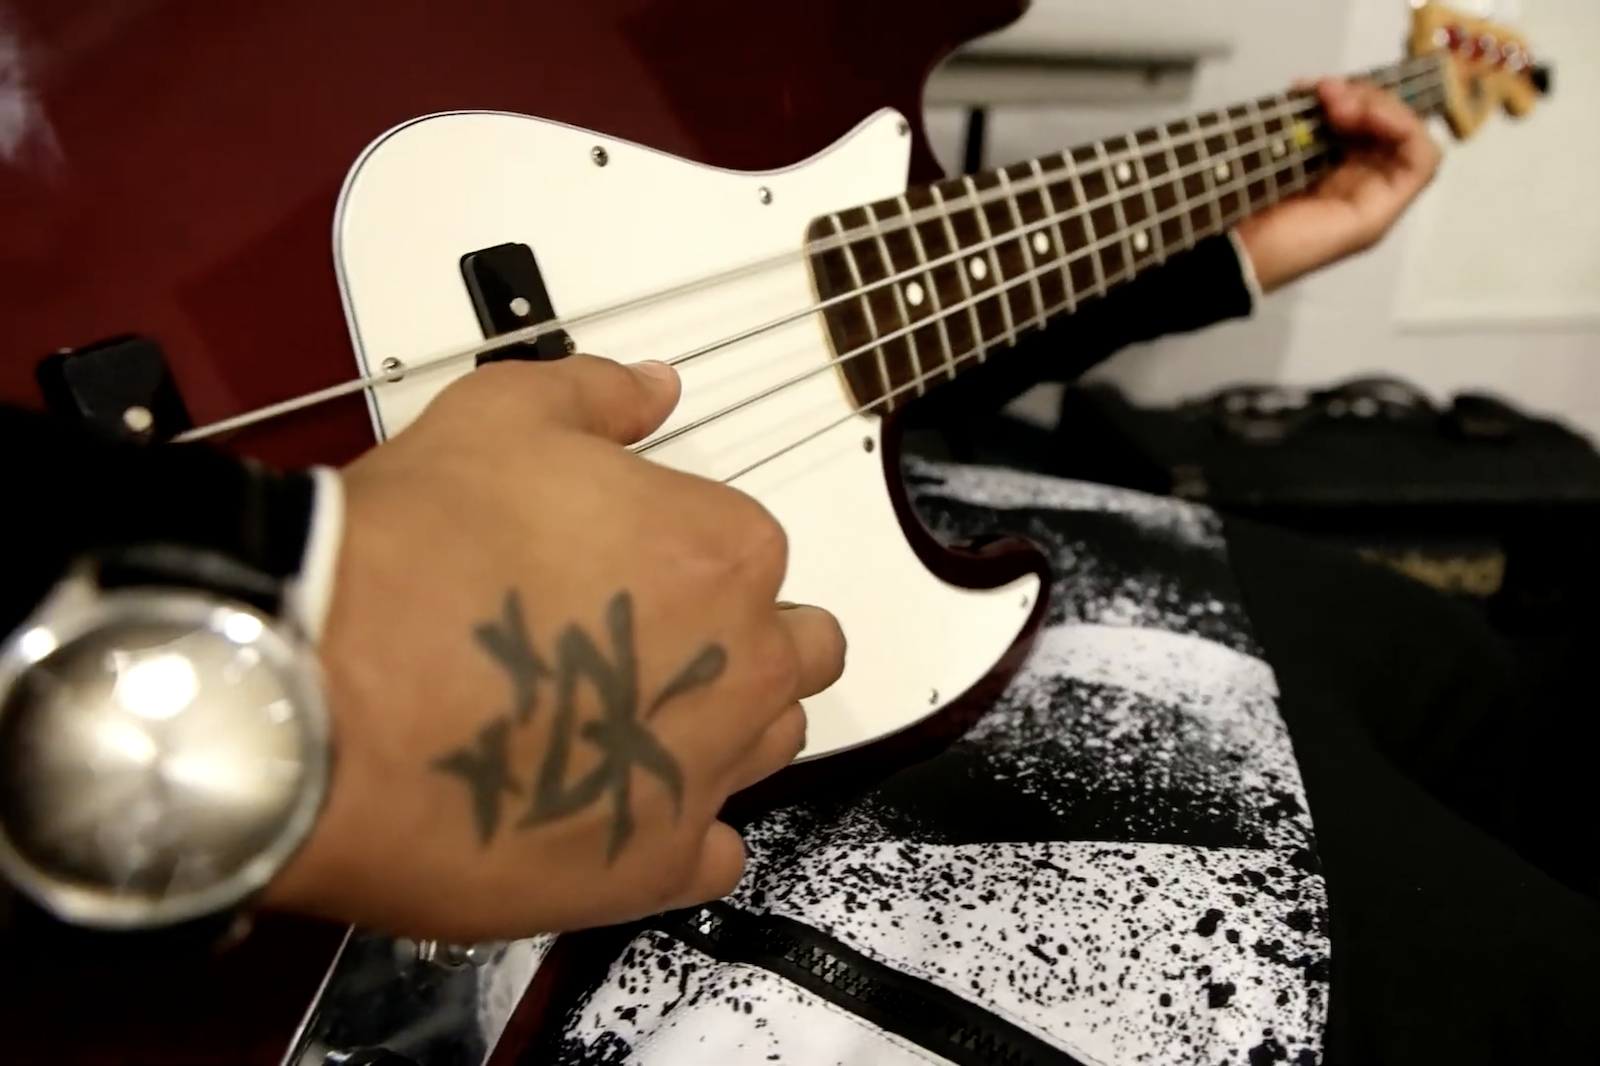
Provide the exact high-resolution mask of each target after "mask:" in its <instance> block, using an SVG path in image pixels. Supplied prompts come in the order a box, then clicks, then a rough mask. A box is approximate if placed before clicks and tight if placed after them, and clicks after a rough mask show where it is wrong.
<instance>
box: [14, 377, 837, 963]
mask: <svg viewBox="0 0 1600 1066" xmlns="http://www.w3.org/2000/svg"><path fill="white" fill-rule="evenodd" d="M677 399H678V381H677V377H676V375H675V373H674V372H673V371H672V370H671V369H670V368H668V367H665V366H663V365H661V364H641V365H639V366H636V367H631V368H629V367H623V366H620V365H618V364H616V363H611V362H607V361H605V360H600V359H595V358H592V357H588V356H573V357H571V358H569V359H565V360H562V361H561V362H559V363H542V364H533V363H509V362H507V363H497V364H494V365H492V366H488V367H485V368H483V369H481V370H479V371H478V372H476V373H474V374H471V375H469V376H467V377H466V378H463V379H462V380H461V381H459V382H457V383H455V384H454V385H452V386H451V387H450V388H448V389H446V390H445V391H444V392H443V393H441V394H440V395H439V396H438V397H437V398H436V399H435V400H434V402H433V403H432V404H431V405H430V406H429V408H428V410H427V411H426V412H425V413H424V414H423V415H422V416H421V417H420V418H419V419H418V420H417V421H416V422H415V423H413V424H412V425H411V426H410V427H409V428H408V429H407V430H406V431H405V432H404V433H402V434H399V435H398V436H397V437H396V438H395V439H394V440H392V441H390V442H389V443H387V444H385V445H384V446H382V447H379V448H376V449H373V450H372V451H370V452H368V453H367V454H366V455H365V456H363V457H362V458H361V459H359V460H357V461H356V462H355V463H353V464H351V465H350V466H349V467H347V468H346V469H344V470H343V471H342V472H340V473H339V474H338V475H334V474H332V473H331V472H325V473H321V474H317V475H308V474H287V475H284V474H276V473H271V472H268V471H264V470H261V469H259V468H257V467H255V466H253V465H250V464H245V463H241V462H239V461H237V460H235V459H232V458H230V457H227V456H224V455H222V454H220V453H216V452H212V451H209V450H207V449H204V448H200V447H193V446H179V445H168V446H163V447H160V448H152V449H136V448H127V447H113V446H109V445H102V444H100V443H97V442H94V441H91V440H87V439H85V438H82V437H80V436H78V435H77V434H76V433H73V432H70V431H68V430H65V429H63V428H62V427H60V426H58V425H56V424H54V423H51V422H49V421H47V420H45V419H43V418H40V417H38V416H33V415H27V414H22V413H18V412H6V413H5V414H4V415H3V419H0V447H3V448H4V449H5V452H4V454H6V455H7V456H8V458H10V459H12V460H13V462H14V463H15V464H16V465H17V466H18V468H24V467H25V468H26V472H25V474H24V476H22V477H21V478H20V480H19V481H18V482H16V483H13V484H11V485H8V504H9V505H10V507H11V510H10V511H9V512H8V517H10V516H11V515H16V514H24V515H27V516H28V520H27V521H25V522H16V523H14V524H13V526H12V529H11V533H12V534H13V536H12V538H11V540H12V546H13V551H12V553H11V554H9V555H8V557H7V558H6V560H5V562H4V564H3V566H0V580H3V582H4V586H3V588H4V595H3V603H4V608H5V610H6V612H7V615H6V618H7V629H8V630H10V629H11V628H13V627H14V626H15V625H16V623H17V621H18V620H19V619H20V618H21V617H22V616H23V615H24V614H25V613H26V612H27V611H28V610H30V608H31V607H32V605H33V603H34V602H35V601H37V600H38V598H39V597H40V595H41V594H43V593H44V591H45V590H46V589H47V588H48V587H49V586H50V585H51V584H52V582H53V581H54V580H55V579H56V577H57V576H58V575H59V573H60V571H61V570H62V568H63V567H64V566H65V565H66V564H67V563H68V562H69V561H70V560H71V559H73V558H74V557H75V556H76V555H77V554H78V553H79V552H81V551H83V550H84V549H86V548H89V547H93V546H97V545H106V546H132V545H136V544H141V543H149V542H150V541H164V542H168V543H178V544H184V545H191V546H199V547H205V548H209V549H211V550H213V551H215V550H222V551H224V552H227V553H228V554H231V555H233V556H234V557H235V558H238V559H240V560H241V561H245V562H248V563H250V564H252V565H253V566H255V567H257V568H259V569H269V570H273V571H275V572H277V573H278V574H279V575H281V576H290V575H293V574H303V573H304V572H306V571H307V570H308V569H315V568H316V567H317V566H319V565H322V566H325V567H327V568H328V569H331V570H333V571H334V572H335V573H336V575H337V579H336V580H335V581H333V582H325V583H326V584H331V587H332V595H331V603H330V604H329V606H328V607H327V610H326V615H327V618H326V625H325V626H324V627H321V634H320V636H321V639H320V644H319V647H318V658H319V659H320V662H321V667H322V673H323V675H324V678H325V684H324V689H325V693H326V700H327V703H328V705H329V710H330V713H331V716H332V719H333V723H332V724H333V732H334V747H335V761H334V770H333V775H332V780H331V783H330V787H329V793H328V798H327V802H326V804H325V806H324V807H323V809H322V811H321V814H320V817H319V818H318V820H317V822H316V824H315V827H314V828H313V830H312V832H311V835H310V837H309V839H308V840H307V841H306V842H305V844H304V846H303V847H302V848H301V849H300V851H299V852H298V854H297V855H295V856H294V858H293V859H292V860H290V862H289V863H288V865H287V866H286V867H285V868H284V869H283V870H282V871H281V872H280V874H279V876H278V877H277V878H276V879H275V880H274V881H273V882H272V883H271V884H270V885H269V886H268V888H267V891H266V894H265V903H266V904H268V905H270V906H276V907H280V908H284V909H291V910H295V911H299V912H303V913H309V914H314V915H320V916H324V917H328V918H333V919H338V920H341V921H346V922H355V923H359V924H363V925H368V926H375V927H379V928H383V929H386V930H390V931H394V932H397V933H402V934H410V935H414V936H436V937H440V938H443V939H447V940H455V939H459V940H464V941H473V940H478V939H486V938H496V937H506V936H520V935H529V934H532V933H535V932H543V931H550V930H563V929H572V928H583V927H588V926H594V925H603V924H611V923H615V922H619V921H625V920H629V919H631V918H637V917H642V916H644V915H648V914H653V913H658V912H660V911H662V910H665V909H670V908H673V907H679V906H688V905H690V904H692V903H697V902H703V901H705V900H708V899H713V898H716V897H719V896H722V895H725V894H726V893H727V892H729V891H731V890H732V888H733V886H734V884H735V883H736V882H737V880H738V878H739V876H740V874H741V872H742V869H743V863H744V852H743V846H742V842H741V840H740V838H739V835H738V833H737V832H735V831H734V830H733V829H732V828H731V827H730V826H728V825H726V824H724V823H723V822H721V821H720V820H719V814H720V812H721V810H722V808H723V806H724V804H725V802H726V800H727V798H728V796H729V795H731V794H732V793H734V792H737V791H740V790H742V789H743V788H745V787H747V786H749V785H751V784H754V783H755V782H757V781H759V780H761V779H762V778H764V777H766V776H768V775H769V774H772V773H774V772H776V771H777V770H779V769H781V768H782V767H784V766H786V765H787V764H788V763H789V762H791V761H792V760H793V758H794V756H795V755H796V754H797V753H798V752H799V750H800V748H801V746H802V745H803V743H804V738H805V716H804V712H803V711H802V709H801V706H800V703H799V700H800V699H802V698H804V697H806V696H809V695H812V694H814V693H816V692H818V691H820V690H821V689H823V688H826V687H827V686H828V685H829V684H831V683H832V682H833V681H834V680H835V679H836V678H837V677H838V676H839V674H840V672H841V671H842V669H843V656H844V642H843V637H842V635H841V634H840V632H839V629H838V625H837V623H836V622H835V621H834V619H833V618H832V617H831V616H830V615H828V614H827V613H825V612H823V611H821V610H818V609H816V608H811V607H804V606H789V605H779V604H777V603H776V602H775V601H776V596H777V593H778V589H779V585H780V583H781V581H782V579H783V576H784V572H785V568H786V551H785V543H784V537H783V533H782V531H781V529H780V528H779V527H778V525H777V523H776V522H775V521H774V520H773V518H772V517H771V516H770V515H769V514H767V512H766V511H765V510H763V509H762V508H761V507H760V506H759V505H758V504H756V503H755V502H754V501H753V500H751V499H750V498H749V497H747V496H744V495H743V494H741V493H739V492H737V491H735V490H734V489H731V488H728V487H726V486H723V485H720V484H717V483H714V482H710V481H705V480H702V479H699V478H694V477H691V476H689V475H686V474H683V473H679V472H676V471H673V470H670V469H668V468H666V467H664V466H661V465H658V464H655V463H652V462H650V461H648V460H646V459H644V458H642V457H640V456H636V455H634V454H633V453H632V452H630V451H628V450H627V449H626V448H625V447H624V445H626V444H628V443H631V442H633V441H636V440H639V439H642V438H643V437H645V436H647V435H648V434H649V433H651V432H652V431H654V429H655V428H656V427H657V426H658V425H660V423H661V422H662V421H663V420H664V419H665V418H666V417H667V415H668V414H669V413H670V412H671V410H672V408H673V407H674V406H675V405H676V403H677ZM40 456H44V457H45V458H44V459H42V460H41V459H38V458H37V457H40ZM30 460H31V465H30ZM319 479H320V481H321V484H320V485H319V483H318V482H319ZM341 498H342V500H343V508H342V521H331V520H327V519H326V516H327V515H328V514H330V511H329V508H330V507H337V506H338V501H339V500H340V499H341ZM341 525H342V527H343V531H342V534H341V533H340V532H339V527H340V526H341ZM318 560H325V561H324V562H319V561H318ZM316 613H319V614H320V613H321V612H320V611H318V612H316ZM563 722H564V723H565V725H564V726H563V725H562V723H563Z"/></svg>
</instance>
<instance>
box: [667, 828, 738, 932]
mask: <svg viewBox="0 0 1600 1066" xmlns="http://www.w3.org/2000/svg"><path fill="white" fill-rule="evenodd" d="M743 876H744V840H743V838H742V837H740V836H739V833H738V831H737V830H735V829H734V828H733V827H732V826H730V825H728V824H727V823H726V822H712V823H711V826H710V828H708V829H707V830H706V836H705V840H704V841H703V842H702V843H701V845H700V858H699V861H698V862H697V863H696V864H695V869H694V873H693V874H691V875H690V877H689V881H688V883H687V884H685V885H684V887H683V889H682V890H681V891H680V892H678V893H677V895H676V896H674V897H673V898H672V899H671V900H670V901H669V902H668V905H667V906H666V907H665V908H664V909H665V910H677V909H678V908H680V907H693V906H695V905H696V904H700V903H708V902H710V901H711V900H714V899H721V898H722V897H723V896H726V895H727V894H728V893H730V892H732V891H733V890H734V888H736V887H737V886H738V884H739V878H741V877H743Z"/></svg>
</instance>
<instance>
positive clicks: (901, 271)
mask: <svg viewBox="0 0 1600 1066" xmlns="http://www.w3.org/2000/svg"><path fill="white" fill-rule="evenodd" d="M1365 77H1366V78H1367V79H1368V80H1371V81H1375V82H1378V83H1380V84H1383V85H1386V86H1388V87H1390V88H1394V89H1396V90H1397V91H1399V92H1400V94H1401V96H1402V97H1403V98H1404V99H1406V101H1407V102H1408V103H1409V104H1410V106H1411V107H1412V108H1413V110H1415V111H1417V112H1418V113H1420V114H1424V115H1428V114H1433V113H1436V112H1437V111H1438V110H1439V109H1440V107H1441V105H1442V102H1443V90H1442V87H1441V80H1442V79H1441V67H1440V62H1439V61H1438V60H1437V59H1435V58H1433V57H1428V58H1423V59H1417V60H1411V61H1407V62H1404V63H1400V64H1397V65H1395V66H1392V67H1386V68H1383V69H1381V70H1378V71H1374V72H1372V73H1370V74H1368V75H1366V76H1365ZM1336 151H1337V145H1336V143H1335V139H1334V138H1333V136H1332V133H1331V131H1330V130H1329V129H1328V127H1327V124H1326V122H1325V120H1324V118H1323V116H1322V113H1321V110H1320V108H1319V107H1318V105H1317V103H1316V100H1315V97H1314V94H1313V93H1311V92H1310V91H1296V92H1289V93H1284V94H1281V95H1278V96H1269V97H1264V98H1262V99H1259V100H1254V101H1251V102H1250V103H1246V104H1241V105H1238V106H1236V107H1231V108H1228V109H1226V110H1223V111H1212V112H1207V113H1205V114H1201V115H1197V116H1194V117H1192V118H1187V119H1181V120H1179V121H1177V122H1171V123H1168V124H1166V125H1163V126H1156V127H1152V128H1150V129H1145V130H1140V131H1138V132H1137V133H1133V134H1130V135H1128V136H1125V137H1114V138H1111V139H1110V140H1105V141H1099V142H1096V143H1094V144H1089V145H1085V146H1083V147H1080V148H1074V149H1072V150H1070V151H1067V152H1062V153H1060V154H1057V155H1049V156H1044V157H1042V158H1039V159H1032V160H1028V161H1026V162H1023V163H1015V164H1012V165H1011V166H1007V167H1001V168H998V169H995V170H986V171H984V172H982V173H980V174H975V175H971V176H969V177H961V178H952V179H950V180H948V181H942V182H939V183H937V184H935V185H927V186H919V187H917V188H913V189H908V190H907V191H906V193H905V194H904V195H903V196H898V197H895V198H894V199H890V200H881V201H879V202H877V203H872V204H866V205H864V206H862V207H856V208H851V209H850V210H847V211H841V212H839V213H838V214H834V215H825V216H822V217H820V218H817V219H815V220H814V221H813V222H812V223H811V226H810V228H809V230H808V231H807V234H806V240H807V249H808V254H809V256H810V262H811V272H812V278H813V282H814V284H815V287H816V292H817V296H818V297H819V299H820V301H821V303H820V305H819V306H820V309H821V311H822V314H823V316H824V319H825V321H826V322H827V326H828V332H829V337H830V339H831V340H832V343H833V347H834V353H835V357H836V359H837V360H838V361H839V364H840V368H841V370H842V371H843V373H844V375H845V379H846V381H847V382H848V383H849V386H850V389H851V392H852V393H853V394H854V396H855V398H856V402H857V404H858V405H859V406H860V407H861V408H863V409H868V410H871V411H873V412H875V413H879V414H885V413H888V412H889V411H892V410H894V409H895V408H897V407H899V406H901V405H903V404H905V403H907V402H909V401H910V400H912V399H914V398H915V397H917V396H920V395H922V394H923V393H924V392H926V391H927V390H928V389H930V388H932V387H933V386H935V385H938V384H941V383H943V382H946V381H950V380H953V379H954V378H955V377H956V376H957V375H958V374H960V373H961V372H962V371H963V370H964V369H967V368H968V367H971V366H976V365H977V364H979V363H981V362H983V360H984V359H985V358H986V356H987V354H988V353H990V352H992V351H994V350H995V349H997V348H1000V347H1005V346H1010V345H1014V344H1016V342H1017V340H1018V339H1019V338H1021V337H1023V336H1025V335H1027V334H1028V333H1031V332H1032V331H1034V330H1036V329H1041V328H1043V327H1044V326H1045V325H1047V324H1048V323H1049V322H1050V321H1051V320H1052V319H1054V318H1056V317H1057V316H1060V315H1066V314H1071V313H1072V312H1073V311H1075V310H1076V309H1077V308H1078V306H1079V305H1081V304H1083V303H1084V302H1086V301H1088V300H1092V299H1095V298H1096V297H1099V296H1103V295H1104V294H1105V293H1106V291H1107V290H1108V289H1110V288H1111V287H1113V286H1115V285H1118V284H1121V283H1123V282H1126V281H1130V280H1132V279H1133V278H1134V277H1136V276H1137V275H1138V274H1139V273H1140V272H1141V271H1144V270H1146V269H1148V268H1150V267H1152V266H1155V265H1157V264H1159V263H1162V262H1164V261H1165V260H1166V259H1167V258H1168V257H1170V256H1172V255H1174V254H1176V253H1178V252H1180V251H1183V250H1184V249H1187V248H1190V247H1193V246H1194V244H1195V243H1196V242H1197V241H1200V240H1203V239H1204V238H1207V237H1211V236H1215V235H1217V234H1221V233H1225V232H1227V231H1228V230H1229V229H1230V228H1232V227H1233V226H1234V225H1235V224H1236V223H1238V222H1239V221H1240V220H1241V219H1243V218H1245V217H1247V216H1248V215H1250V214H1253V213H1254V212H1256V211H1259V210H1261V209H1262V208H1264V207H1267V206H1269V205H1271V204H1274V203H1277V202H1278V201H1279V200H1282V199H1284V198H1285V197H1288V196H1292V195H1294V194H1295V193H1297V192H1300V191H1302V190H1304V189H1306V188H1308V187H1309V186H1310V185H1311V184H1312V183H1314V182H1315V181H1316V180H1317V179H1318V178H1320V177H1321V176H1322V174H1323V173H1325V172H1326V171H1327V170H1328V169H1329V168H1330V167H1331V166H1332V164H1333V162H1334V156H1335V153H1336Z"/></svg>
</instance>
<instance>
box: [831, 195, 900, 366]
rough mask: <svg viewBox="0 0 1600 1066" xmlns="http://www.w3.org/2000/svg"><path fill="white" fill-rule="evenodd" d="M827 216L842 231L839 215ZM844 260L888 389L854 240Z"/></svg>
mask: <svg viewBox="0 0 1600 1066" xmlns="http://www.w3.org/2000/svg"><path fill="white" fill-rule="evenodd" d="M829 218H831V219H832V220H833V228H834V230H835V232H843V230H844V223H842V222H840V221H839V216H838V215H837V214H834V215H830V216H829ZM844 261H845V265H847V266H848V267H849V268H850V277H851V279H852V280H853V281H854V282H855V283H856V291H857V293H858V294H859V295H860V298H861V310H862V315H863V318H864V319H865V320H866V326H867V329H869V330H871V331H872V337H873V339H874V340H876V341H877V342H878V344H877V352H878V376H879V377H880V378H882V379H883V387H884V390H885V391H888V390H889V389H891V388H893V387H894V382H893V380H891V379H890V377H889V361H888V359H887V358H885V357H884V354H883V340H882V338H881V335H880V332H879V330H878V316H877V315H875V314H873V312H872V303H871V301H869V300H868V299H867V293H868V291H869V290H868V289H867V287H866V286H865V285H863V284H862V282H861V268H860V267H859V266H857V265H856V251H855V242H854V241H851V242H850V243H848V244H846V245H845V246H844Z"/></svg>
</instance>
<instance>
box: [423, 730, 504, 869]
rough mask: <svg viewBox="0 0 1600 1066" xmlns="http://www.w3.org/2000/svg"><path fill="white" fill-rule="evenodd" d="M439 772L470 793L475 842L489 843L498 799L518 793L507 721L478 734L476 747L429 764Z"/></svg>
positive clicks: (497, 816) (496, 822) (495, 825)
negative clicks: (462, 783)
mask: <svg viewBox="0 0 1600 1066" xmlns="http://www.w3.org/2000/svg"><path fill="white" fill-rule="evenodd" d="M433 768H434V769H435V770H438V771H439V772H441V773H446V774H454V775H456V776H457V777H459V778H461V780H463V781H465V782H466V783H467V787H468V788H470V789H471V790H472V819H473V822H474V823H475V824H476V825H477V827H478V840H479V841H481V842H482V843H484V844H487V843H489V840H490V838H491V837H493V836H494V831H495V829H497V828H498V827H499V825H500V797H501V796H502V795H506V796H516V795H519V794H520V793H521V792H522V787H521V786H520V785H518V784H517V780H516V778H514V777H512V776H511V722H510V721H509V720H508V719H505V718H496V719H495V720H494V721H492V722H490V723H489V724H488V725H486V726H484V727H483V730H482V731H481V732H479V734H478V746H477V747H476V748H461V749H458V750H456V751H452V752H451V753H450V754H448V755H443V756H440V757H439V758H437V759H435V760H434V761H433Z"/></svg>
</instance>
